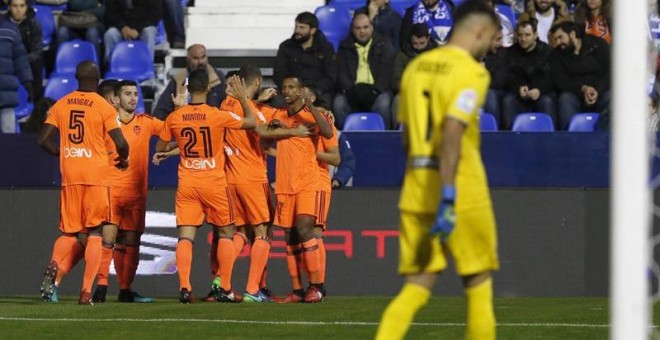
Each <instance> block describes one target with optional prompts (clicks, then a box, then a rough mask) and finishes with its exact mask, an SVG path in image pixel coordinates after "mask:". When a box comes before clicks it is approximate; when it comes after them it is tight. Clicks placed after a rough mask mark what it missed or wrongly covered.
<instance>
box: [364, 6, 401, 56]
mask: <svg viewBox="0 0 660 340" xmlns="http://www.w3.org/2000/svg"><path fill="white" fill-rule="evenodd" d="M356 12H358V13H364V14H366V15H368V16H369V19H371V22H373V23H374V29H375V30H376V32H378V34H380V35H382V36H383V37H385V38H386V39H388V40H389V41H390V43H392V47H394V50H395V51H398V50H399V44H400V43H399V34H400V33H401V16H400V15H399V13H397V12H396V11H395V10H393V9H392V7H391V6H390V3H389V1H388V0H367V6H364V7H362V8H360V9H358V10H357V11H356Z"/></svg>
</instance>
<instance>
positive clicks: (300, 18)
mask: <svg viewBox="0 0 660 340" xmlns="http://www.w3.org/2000/svg"><path fill="white" fill-rule="evenodd" d="M296 22H297V23H300V24H305V25H308V26H309V27H311V28H318V27H319V19H318V18H317V17H316V15H314V14H313V13H312V12H302V13H300V14H298V15H297V16H296Z"/></svg>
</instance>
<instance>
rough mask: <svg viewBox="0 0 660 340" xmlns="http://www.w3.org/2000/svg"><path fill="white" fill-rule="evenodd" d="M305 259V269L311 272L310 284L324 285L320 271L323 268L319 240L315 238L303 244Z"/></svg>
mask: <svg viewBox="0 0 660 340" xmlns="http://www.w3.org/2000/svg"><path fill="white" fill-rule="evenodd" d="M302 246H303V259H304V263H305V269H307V272H309V282H311V283H312V284H314V283H322V281H321V278H320V274H319V269H320V267H321V252H320V251H319V244H318V240H317V239H315V238H313V239H311V240H309V241H307V242H304V243H303V245H302Z"/></svg>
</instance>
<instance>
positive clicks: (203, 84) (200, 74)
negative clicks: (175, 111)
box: [188, 69, 209, 93]
mask: <svg viewBox="0 0 660 340" xmlns="http://www.w3.org/2000/svg"><path fill="white" fill-rule="evenodd" d="M208 87H209V75H208V73H206V70H201V69H197V70H192V71H190V73H189V74H188V91H190V92H191V93H199V92H204V91H206V89H207V88H208Z"/></svg>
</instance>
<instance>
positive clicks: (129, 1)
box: [103, 0, 163, 63]
mask: <svg viewBox="0 0 660 340" xmlns="http://www.w3.org/2000/svg"><path fill="white" fill-rule="evenodd" d="M162 18H163V7H162V2H161V0H106V1H105V24H106V26H108V30H107V31H106V32H105V34H104V35H103V42H104V44H105V61H106V63H108V62H109V61H110V53H111V52H112V47H113V46H115V44H116V43H118V42H120V41H122V40H138V39H139V40H142V41H143V42H144V43H145V44H147V46H148V47H149V51H150V52H151V59H152V60H153V59H154V52H155V48H156V34H157V31H158V30H157V26H158V22H159V21H160V20H161V19H162Z"/></svg>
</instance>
